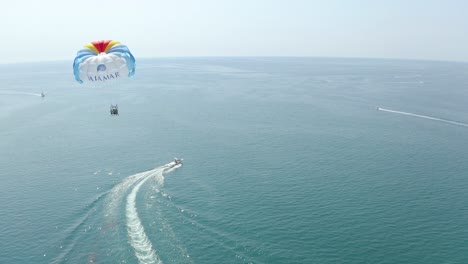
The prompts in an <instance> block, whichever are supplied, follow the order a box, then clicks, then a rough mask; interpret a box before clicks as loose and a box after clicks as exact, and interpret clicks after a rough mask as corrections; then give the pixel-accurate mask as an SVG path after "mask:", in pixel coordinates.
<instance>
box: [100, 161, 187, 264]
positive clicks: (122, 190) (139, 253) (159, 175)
mask: <svg viewBox="0 0 468 264" xmlns="http://www.w3.org/2000/svg"><path fill="white" fill-rule="evenodd" d="M179 167H180V165H176V164H175V163H174V162H170V163H168V164H166V165H163V166H160V167H157V168H154V169H152V170H149V171H145V172H141V173H137V174H134V175H131V176H129V177H127V178H125V179H124V180H123V181H122V182H120V183H119V184H117V185H116V186H115V187H114V188H112V190H111V191H110V193H109V194H108V197H107V198H108V201H107V203H106V208H105V216H106V218H107V220H108V221H109V223H113V222H115V221H116V220H115V219H117V218H118V216H117V213H118V211H119V210H118V208H119V207H120V205H121V204H122V203H121V202H122V200H123V198H124V195H125V194H126V193H127V192H128V190H129V189H130V188H132V187H133V188H132V189H131V191H130V193H129V194H128V195H127V197H126V203H125V219H126V229H127V234H128V239H129V242H130V245H131V246H132V247H133V250H134V252H135V256H136V257H137V259H138V262H139V263H142V264H149V263H157V264H161V263H162V261H161V259H160V257H159V256H158V254H157V251H156V249H155V248H154V247H153V244H152V243H151V241H150V240H149V238H148V236H147V234H146V233H145V228H144V226H143V224H142V222H141V219H140V217H139V214H138V210H137V206H136V198H137V195H138V192H139V190H140V188H141V186H142V185H143V184H145V182H147V181H148V180H149V179H153V180H154V182H155V183H156V186H155V187H156V188H161V187H162V186H163V185H164V174H167V173H170V172H172V171H174V170H175V169H177V168H179Z"/></svg>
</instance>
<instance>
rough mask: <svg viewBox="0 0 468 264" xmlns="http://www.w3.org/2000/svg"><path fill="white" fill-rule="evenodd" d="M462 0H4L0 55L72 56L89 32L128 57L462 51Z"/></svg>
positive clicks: (447, 56) (453, 56)
mask: <svg viewBox="0 0 468 264" xmlns="http://www.w3.org/2000/svg"><path fill="white" fill-rule="evenodd" d="M467 16H468V1H465V0H385V1H384V0H360V1H359V0H165V1H162V0H147V1H145V0H128V1H121V0H114V1H109V0H98V1H96V0H79V1H78V0H76V1H67V0H37V1H36V0H23V1H20V0H12V1H4V2H2V5H1V15H0V33H1V38H0V39H1V48H0V63H5V62H17V61H39V60H73V58H74V56H75V54H76V51H77V50H78V49H80V48H81V47H82V46H83V45H84V44H86V43H88V42H90V41H92V40H100V39H116V40H119V41H121V42H122V43H124V44H127V45H128V46H129V48H130V50H131V51H132V52H133V54H134V55H135V57H137V58H138V57H140V58H141V57H167V56H320V57H323V56H325V57H376V58H416V59H436V60H462V61H468V17H467Z"/></svg>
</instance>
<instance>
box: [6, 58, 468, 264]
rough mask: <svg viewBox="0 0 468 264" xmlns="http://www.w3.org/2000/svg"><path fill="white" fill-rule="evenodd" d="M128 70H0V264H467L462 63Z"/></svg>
mask: <svg viewBox="0 0 468 264" xmlns="http://www.w3.org/2000/svg"><path fill="white" fill-rule="evenodd" d="M137 63H138V65H137V72H136V75H135V78H134V79H132V80H131V82H128V83H122V84H119V85H116V86H114V87H104V88H95V89H93V88H90V87H81V86H80V85H78V84H77V83H75V81H74V79H73V75H72V69H71V68H72V67H71V63H69V62H47V63H32V64H10V65H0V201H1V203H0V263H207V264H210V263H372V264H375V263H414V264H416V263H424V264H427V263H468V239H467V238H468V162H467V160H468V127H466V126H464V125H463V124H466V123H468V104H467V102H468V64H466V63H449V62H430V61H404V60H367V59H331V58H330V59H320V58H161V59H154V60H151V59H147V60H145V59H140V60H138V61H137ZM41 91H44V92H45V94H46V96H45V98H41V97H40V96H39V94H40V92H41ZM111 103H114V104H115V103H118V105H119V108H120V116H118V117H111V116H110V115H109V105H110V104H111ZM377 107H381V108H384V109H389V110H394V111H399V112H404V113H409V114H414V115H407V114H406V115H405V114H402V113H395V112H388V111H378V110H376V108H377ZM415 115H420V116H415ZM422 116H426V117H430V118H438V119H440V120H435V119H428V118H424V117H422ZM441 120H451V121H457V122H459V123H446V122H443V121H441ZM173 157H182V158H184V165H183V167H180V168H177V169H173V170H170V169H168V168H167V167H164V165H165V164H168V163H169V162H171V160H172V159H173Z"/></svg>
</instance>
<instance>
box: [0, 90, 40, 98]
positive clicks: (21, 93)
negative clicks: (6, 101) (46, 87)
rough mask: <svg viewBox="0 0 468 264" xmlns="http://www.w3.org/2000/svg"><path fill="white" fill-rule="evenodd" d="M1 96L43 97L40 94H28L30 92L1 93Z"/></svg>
mask: <svg viewBox="0 0 468 264" xmlns="http://www.w3.org/2000/svg"><path fill="white" fill-rule="evenodd" d="M0 94H1V95H30V96H38V97H42V94H40V93H28V92H17V91H0Z"/></svg>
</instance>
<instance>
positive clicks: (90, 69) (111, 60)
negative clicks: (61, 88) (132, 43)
mask: <svg viewBox="0 0 468 264" xmlns="http://www.w3.org/2000/svg"><path fill="white" fill-rule="evenodd" d="M73 73H74V75H75V80H76V81H77V82H79V83H102V82H109V81H110V82H112V81H116V80H119V79H123V78H128V77H132V76H133V75H134V74H135V58H134V57H133V55H132V53H131V52H130V50H129V49H128V48H127V46H125V45H122V44H120V42H118V41H116V40H99V41H93V42H91V43H88V44H86V45H85V46H84V48H83V49H81V50H79V51H78V53H77V55H76V57H75V61H74V62H73Z"/></svg>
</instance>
